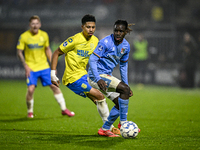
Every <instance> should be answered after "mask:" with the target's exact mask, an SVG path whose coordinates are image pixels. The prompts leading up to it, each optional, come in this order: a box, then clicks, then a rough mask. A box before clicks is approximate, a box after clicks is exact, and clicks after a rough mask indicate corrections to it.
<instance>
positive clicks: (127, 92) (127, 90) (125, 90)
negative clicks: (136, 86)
mask: <svg viewBox="0 0 200 150" xmlns="http://www.w3.org/2000/svg"><path fill="white" fill-rule="evenodd" d="M130 90H131V89H130V87H129V86H128V85H125V86H124V94H127V95H129V94H130Z"/></svg>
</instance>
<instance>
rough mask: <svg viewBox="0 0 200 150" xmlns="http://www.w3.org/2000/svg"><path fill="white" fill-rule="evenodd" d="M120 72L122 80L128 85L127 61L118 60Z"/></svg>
mask: <svg viewBox="0 0 200 150" xmlns="http://www.w3.org/2000/svg"><path fill="white" fill-rule="evenodd" d="M119 68H120V74H121V79H122V82H124V83H126V84H127V85H128V62H122V61H121V62H120V66H119Z"/></svg>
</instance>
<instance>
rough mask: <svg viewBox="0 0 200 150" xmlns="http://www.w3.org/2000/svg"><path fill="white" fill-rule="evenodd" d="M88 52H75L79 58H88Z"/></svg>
mask: <svg viewBox="0 0 200 150" xmlns="http://www.w3.org/2000/svg"><path fill="white" fill-rule="evenodd" d="M88 53H89V51H84V50H79V49H78V50H77V55H79V56H81V57H89V56H90V55H89V54H88Z"/></svg>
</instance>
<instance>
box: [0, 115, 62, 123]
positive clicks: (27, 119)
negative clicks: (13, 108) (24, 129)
mask: <svg viewBox="0 0 200 150" xmlns="http://www.w3.org/2000/svg"><path fill="white" fill-rule="evenodd" d="M62 117H63V116H61V117H52V118H49V117H48V118H36V117H35V118H27V117H21V118H15V119H0V122H6V123H9V122H26V121H37V120H52V119H55V118H56V119H58V118H62Z"/></svg>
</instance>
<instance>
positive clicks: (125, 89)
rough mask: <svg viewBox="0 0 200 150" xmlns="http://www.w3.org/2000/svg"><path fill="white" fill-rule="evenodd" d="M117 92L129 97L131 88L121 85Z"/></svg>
mask: <svg viewBox="0 0 200 150" xmlns="http://www.w3.org/2000/svg"><path fill="white" fill-rule="evenodd" d="M117 92H118V93H120V94H125V95H129V94H130V87H129V86H128V85H127V84H123V83H121V84H120V85H119V86H118V87H117Z"/></svg>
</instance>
